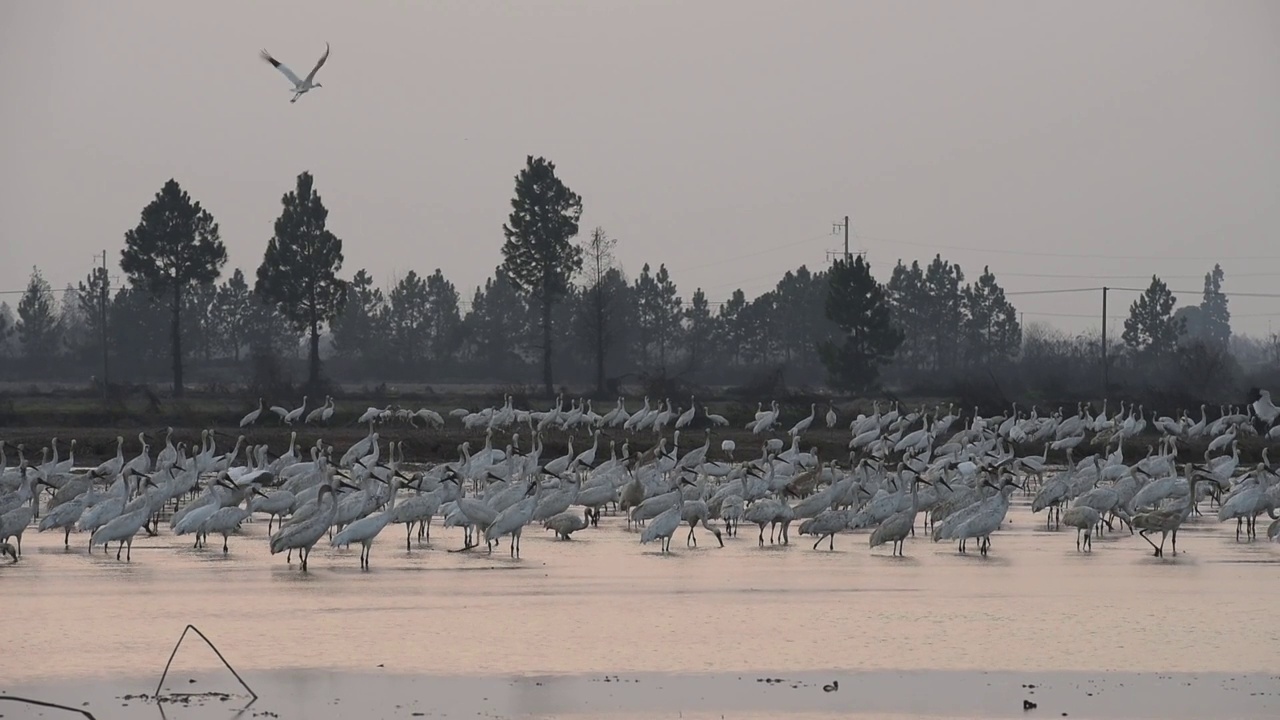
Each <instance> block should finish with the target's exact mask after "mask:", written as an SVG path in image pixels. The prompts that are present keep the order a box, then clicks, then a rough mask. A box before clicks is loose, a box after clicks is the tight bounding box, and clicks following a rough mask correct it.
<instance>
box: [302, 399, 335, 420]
mask: <svg viewBox="0 0 1280 720" xmlns="http://www.w3.org/2000/svg"><path fill="white" fill-rule="evenodd" d="M331 417H333V396H329V395H327V396H325V399H324V404H323V405H321V406H320V407H318V408H316V409H315V410H312V411H311V412H309V413H307V418H306V419H305V420H303V422H304V423H306V424H307V425H310V424H311V423H313V422H322V423H327V422H329V418H331Z"/></svg>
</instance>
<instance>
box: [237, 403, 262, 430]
mask: <svg viewBox="0 0 1280 720" xmlns="http://www.w3.org/2000/svg"><path fill="white" fill-rule="evenodd" d="M261 416H262V398H258V409H257V410H254V411H253V412H251V413H249V414H248V415H245V416H244V417H242V418H240V427H248V426H250V425H252V424H254V423H256V422H258V418H259V417H261Z"/></svg>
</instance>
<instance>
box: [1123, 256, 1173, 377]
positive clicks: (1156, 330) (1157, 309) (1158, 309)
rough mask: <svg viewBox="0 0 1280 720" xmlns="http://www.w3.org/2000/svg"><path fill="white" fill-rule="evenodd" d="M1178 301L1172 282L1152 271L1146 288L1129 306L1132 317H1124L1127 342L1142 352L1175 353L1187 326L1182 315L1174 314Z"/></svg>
mask: <svg viewBox="0 0 1280 720" xmlns="http://www.w3.org/2000/svg"><path fill="white" fill-rule="evenodd" d="M1177 301H1178V299H1177V298H1176V297H1174V295H1173V293H1172V292H1171V291H1170V290H1169V286H1168V285H1166V284H1165V283H1164V281H1163V280H1161V279H1160V278H1158V277H1156V276H1155V275H1152V276H1151V285H1150V286H1148V287H1147V290H1146V292H1144V293H1142V295H1140V296H1138V299H1137V300H1134V301H1133V304H1132V305H1130V306H1129V317H1128V319H1126V320H1125V321H1124V334H1123V335H1121V338H1122V339H1123V340H1124V342H1125V344H1126V345H1128V346H1129V348H1130V349H1131V350H1133V351H1134V352H1136V353H1138V354H1140V355H1146V356H1148V357H1153V356H1158V355H1167V356H1170V357H1172V355H1173V351H1174V349H1175V348H1176V347H1177V345H1178V339H1179V338H1180V337H1181V336H1182V333H1183V331H1184V330H1185V328H1186V323H1185V322H1184V321H1183V320H1182V319H1180V318H1174V316H1173V306H1174V305H1175V304H1176V303H1177Z"/></svg>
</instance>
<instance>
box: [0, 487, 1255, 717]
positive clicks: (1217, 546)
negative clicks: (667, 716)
mask: <svg viewBox="0 0 1280 720" xmlns="http://www.w3.org/2000/svg"><path fill="white" fill-rule="evenodd" d="M1206 507H1207V506H1206ZM1206 511H1207V510H1206ZM796 527H798V523H796V524H795V525H794V526H793V528H792V542H791V544H790V545H789V546H776V545H775V546H771V545H769V544H768V542H767V535H768V533H767V531H766V545H765V547H764V548H760V547H758V546H757V542H756V528H755V527H751V528H744V529H743V530H742V534H741V535H740V536H739V537H738V538H726V547H724V548H719V547H717V546H716V542H715V539H714V538H713V537H711V536H710V534H709V533H707V532H706V531H704V530H699V531H698V533H697V535H698V538H699V541H700V545H699V547H698V549H694V550H688V549H686V548H685V547H684V531H681V532H679V533H678V534H677V536H676V540H675V542H674V543H673V547H674V548H675V552H674V553H673V554H671V555H669V556H663V555H661V554H659V553H658V552H657V545H656V544H653V545H648V546H641V545H640V544H639V538H638V535H637V534H635V533H631V532H628V531H626V529H625V523H624V521H623V520H622V519H621V518H610V517H606V518H605V519H604V520H602V522H601V527H600V528H598V529H588V530H583V531H580V532H579V533H577V534H576V535H575V538H576V539H575V540H572V541H568V542H560V541H555V540H553V539H552V534H551V533H550V532H546V531H543V530H541V529H540V528H534V527H530V528H527V529H526V531H525V537H524V538H523V541H522V548H521V549H522V555H523V558H522V559H521V560H518V561H516V560H511V559H510V558H509V557H508V556H507V548H506V546H505V544H504V546H503V547H502V548H500V549H499V550H497V551H495V552H494V554H493V555H491V556H490V555H486V554H484V553H483V552H476V551H474V550H473V551H470V552H467V553H448V552H445V551H444V550H445V549H446V548H457V547H460V546H461V544H462V537H461V532H460V531H458V530H456V529H450V530H448V531H445V530H443V529H441V528H438V527H437V528H435V532H434V533H433V536H432V538H433V539H432V543H431V546H430V547H429V548H428V547H422V548H419V547H417V546H416V543H415V548H414V550H413V551H412V552H411V553H407V552H406V551H405V546H404V540H405V538H404V532H403V529H402V528H401V527H392V528H389V529H388V530H387V531H385V532H384V534H383V535H382V536H381V537H380V538H379V540H378V541H377V543H376V544H375V545H374V548H373V554H372V566H373V567H372V570H371V571H368V572H364V571H361V570H360V569H359V561H358V555H359V548H358V547H355V548H353V549H351V550H333V549H330V548H328V547H327V545H326V546H325V547H323V548H321V547H319V546H318V547H317V549H316V551H315V552H314V553H313V555H312V557H311V561H310V572H308V573H306V574H303V573H301V572H299V570H298V565H297V563H296V561H295V562H294V564H292V565H289V564H286V563H285V559H284V557H283V556H282V555H280V556H274V557H272V556H270V555H269V554H268V552H267V545H266V540H265V530H266V523H265V522H262V521H258V522H253V523H248V524H246V525H245V526H244V530H243V533H242V535H240V536H233V537H232V538H231V542H230V550H231V552H230V554H228V555H226V556H223V554H222V552H221V543H220V538H211V539H210V546H211V547H210V549H208V550H193V549H191V547H190V542H189V541H188V539H187V538H177V537H174V536H173V535H172V534H170V532H169V530H168V528H167V527H163V529H162V532H161V535H160V536H159V537H156V538H143V539H140V540H139V541H137V542H135V543H134V546H133V554H134V557H133V561H132V562H131V563H125V562H117V561H116V560H115V553H114V548H113V550H112V552H111V554H110V555H103V554H102V553H101V551H99V552H98V553H96V554H95V555H93V556H89V555H87V554H86V552H85V544H86V543H87V542H88V536H87V535H84V534H79V535H77V534H73V535H72V536H71V540H72V548H71V550H70V551H64V549H63V547H62V534H61V533H60V532H59V533H43V534H37V533H36V532H35V531H34V530H31V531H29V532H28V533H27V535H26V536H25V537H24V543H23V549H24V553H25V554H24V556H23V558H22V561H21V562H19V563H18V564H16V565H4V566H0V603H3V607H4V610H5V615H6V618H7V619H6V622H5V627H4V631H3V637H4V643H3V647H4V651H5V652H4V656H5V659H6V663H5V680H6V684H8V685H9V686H10V687H14V688H20V687H36V686H47V684H48V683H52V682H57V681H59V680H61V679H70V678H75V679H77V680H79V681H81V682H84V681H88V680H92V679H95V678H96V679H99V680H103V681H106V680H110V679H113V678H116V679H118V678H122V677H140V676H155V677H158V675H159V672H160V670H161V669H162V668H163V667H164V664H165V661H166V660H167V659H168V654H169V652H170V651H171V650H172V647H173V643H174V642H175V641H176V640H177V638H178V636H179V635H180V634H181V632H182V629H183V627H184V626H185V625H186V624H187V623H192V624H195V625H196V626H198V627H199V628H200V629H201V630H203V631H204V632H205V633H206V634H207V635H208V636H209V637H210V638H211V639H212V640H213V642H215V643H216V644H217V645H218V647H219V648H220V649H221V650H222V651H223V653H224V654H225V655H226V656H227V659H228V660H229V661H230V662H231V663H232V664H233V665H234V666H235V667H236V669H237V670H239V671H240V672H241V673H242V674H251V673H252V672H254V671H258V672H265V671H281V670H289V671H295V670H326V671H334V672H343V673H350V672H377V671H378V668H379V667H382V668H384V669H385V671H386V672H395V673H400V674H414V675H420V676H426V675H430V676H443V675H468V676H487V677H490V678H493V677H499V676H502V677H505V676H511V675H531V674H533V675H536V674H551V675H572V676H580V677H595V676H600V675H602V674H604V673H645V672H649V673H670V674H673V675H677V676H678V675H683V674H698V673H718V674H722V675H723V674H725V673H746V674H748V675H749V674H750V673H751V672H752V671H753V670H759V669H774V670H777V669H782V670H784V671H785V672H786V673H791V674H796V673H831V672H843V673H849V672H859V671H885V670H894V671H901V670H910V671H944V670H945V671H1017V672H1021V673H1061V672H1063V671H1078V672H1086V673H1095V674H1097V673H1100V672H1102V671H1126V672H1137V673H1164V674H1170V673H1210V672H1222V673H1237V674H1239V673H1250V672H1255V673H1263V674H1266V673H1275V672H1276V671H1277V670H1280V624H1277V623H1276V622H1275V621H1274V599H1275V598H1276V597H1278V596H1280V545H1277V544H1268V543H1266V542H1255V543H1239V544H1237V543H1236V542H1235V540H1234V533H1235V524H1234V523H1224V524H1219V523H1218V522H1217V521H1216V519H1215V518H1212V517H1205V518H1197V519H1195V520H1193V521H1191V522H1190V523H1189V524H1188V525H1187V526H1185V527H1184V528H1183V530H1182V531H1181V532H1180V534H1179V550H1180V551H1182V552H1180V553H1179V555H1178V556H1177V557H1176V558H1175V557H1172V556H1169V557H1166V558H1154V557H1152V556H1151V550H1150V547H1149V546H1148V545H1147V544H1146V543H1145V542H1144V541H1143V540H1142V539H1141V538H1138V537H1136V536H1130V535H1129V533H1128V531H1127V530H1124V531H1120V532H1117V533H1116V534H1115V535H1110V534H1109V535H1107V536H1106V537H1103V538H1095V540H1094V551H1093V552H1092V553H1091V554H1081V553H1077V552H1076V549H1075V532H1074V530H1073V529H1064V530H1062V531H1057V532H1047V531H1045V530H1044V529H1043V515H1038V516H1033V515H1031V513H1030V511H1029V509H1028V507H1027V500H1026V499H1024V498H1021V497H1015V506H1014V508H1013V510H1012V511H1011V513H1010V520H1009V521H1007V522H1006V525H1005V528H1004V529H1002V530H1001V531H1000V532H999V533H997V534H996V535H995V536H993V546H992V551H991V555H990V556H988V557H986V558H983V557H980V556H979V555H978V554H977V553H976V552H971V553H970V554H969V555H967V556H964V555H959V554H958V553H957V552H956V550H955V546H954V544H953V543H937V544H934V543H932V542H929V541H928V540H927V537H926V536H925V534H924V533H921V534H920V536H919V537H918V538H916V539H913V540H910V541H908V543H907V547H906V557H905V558H894V557H890V556H889V552H888V548H887V547H883V548H878V549H877V550H875V551H869V550H868V548H867V537H868V536H867V535H866V534H865V533H855V534H846V535H842V536H839V537H837V539H836V551H835V552H828V551H827V550H826V543H825V542H824V543H823V545H822V549H821V550H818V551H815V550H813V549H812V548H811V545H812V542H813V540H812V538H810V539H807V540H806V538H804V537H801V536H799V535H798V534H797V533H796V530H795V528H796ZM975 545H976V544H975ZM1166 552H1168V549H1167V548H1166ZM188 642H191V640H188ZM174 667H175V669H180V670H181V672H200V671H206V670H210V669H212V668H216V667H219V663H218V661H217V658H216V657H214V656H213V654H212V653H210V652H209V651H208V650H207V649H204V648H201V647H200V646H199V645H198V644H191V645H190V646H189V647H188V646H185V645H184V649H183V650H182V651H181V652H180V653H179V654H178V657H177V659H176V660H175V663H174ZM175 671H177V670H175ZM754 677H755V676H752V679H754ZM1263 684H1264V685H1265V681H1263ZM152 689H153V688H147V687H145V684H144V686H138V687H136V688H135V689H134V690H133V691H134V692H144V691H145V692H150V691H151V690H152ZM1272 690H1275V691H1280V683H1276V687H1275V688H1272ZM819 694H821V693H819ZM1273 700H1274V698H1273ZM689 709H690V710H691V711H693V710H694V708H692V707H690V708H689ZM562 710H563V711H564V712H570V711H569V710H568V709H562ZM890 711H891V709H890V708H882V712H890ZM0 712H3V710H0ZM583 712H592V710H591V709H586V710H583ZM902 712H903V713H904V716H911V713H912V712H914V711H912V710H910V708H906V709H904V710H903V711H902ZM975 714H976V715H984V714H986V713H984V712H982V711H976V712H975ZM1054 715H1055V716H1056V715H1057V713H1054ZM672 716H674V715H672ZM1119 716H1122V715H1119ZM1135 716H1136V715H1135ZM6 717H13V715H6ZM610 717H622V715H610ZM654 717H657V715H655V716H654Z"/></svg>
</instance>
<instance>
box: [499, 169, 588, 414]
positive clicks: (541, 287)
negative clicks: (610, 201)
mask: <svg viewBox="0 0 1280 720" xmlns="http://www.w3.org/2000/svg"><path fill="white" fill-rule="evenodd" d="M581 217H582V198H581V197H579V196H578V195H577V194H576V193H574V192H573V191H572V190H570V189H569V188H568V187H567V186H566V185H565V184H564V183H563V182H561V181H560V179H559V178H558V177H556V166H555V164H554V163H552V162H550V161H549V160H546V159H544V158H540V157H539V158H534V157H533V156H532V155H530V156H529V157H528V158H527V160H526V165H525V167H524V169H522V170H521V171H520V174H518V175H516V194H515V197H514V198H513V199H512V200H511V215H510V216H508V218H507V222H506V223H505V224H503V226H502V233H503V235H504V236H505V237H506V242H504V243H503V245H502V257H503V268H504V269H505V270H506V271H507V274H508V275H509V276H510V278H511V280H512V282H514V283H515V285H516V287H518V288H520V289H521V290H523V291H524V292H526V293H529V294H530V295H531V296H532V297H533V299H534V300H535V301H536V302H537V303H538V304H539V305H540V307H541V311H542V318H541V319H542V322H541V325H542V382H543V385H544V386H545V390H546V393H547V394H548V395H551V394H552V393H553V387H552V385H553V382H552V376H551V349H552V348H551V345H552V333H551V324H552V316H551V308H552V306H553V305H555V304H556V302H557V301H559V300H560V299H561V298H562V297H564V296H565V294H566V293H568V291H569V282H570V280H571V278H573V276H574V274H575V273H577V272H578V270H579V269H580V268H581V267H582V249H581V248H579V247H577V246H575V245H573V244H571V243H570V242H569V241H570V240H571V239H573V237H574V236H575V235H577V234H578V220H579V219H580V218H581Z"/></svg>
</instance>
